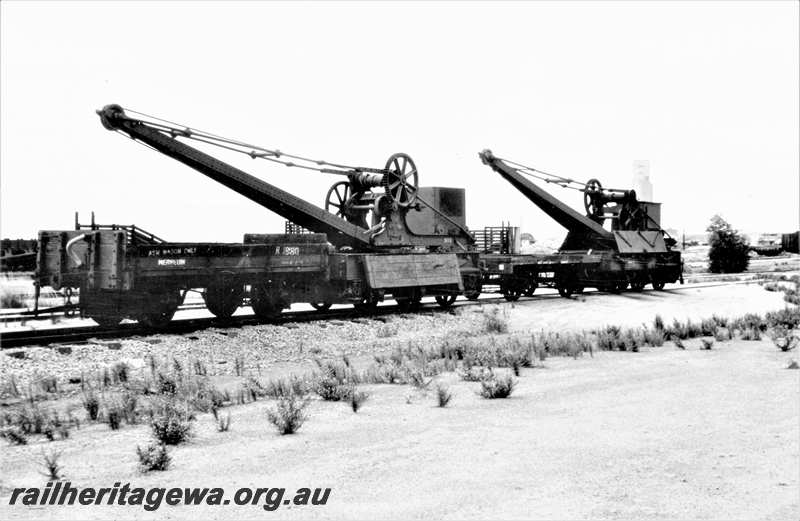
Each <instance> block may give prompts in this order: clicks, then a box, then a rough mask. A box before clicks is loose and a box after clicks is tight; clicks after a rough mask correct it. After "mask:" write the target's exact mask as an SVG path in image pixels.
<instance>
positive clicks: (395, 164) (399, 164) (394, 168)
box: [386, 153, 419, 208]
mask: <svg viewBox="0 0 800 521" xmlns="http://www.w3.org/2000/svg"><path fill="white" fill-rule="evenodd" d="M386 170H388V174H387V177H386V194H387V195H388V196H389V197H390V198H391V199H392V201H393V202H395V203H397V206H400V207H401V208H404V207H407V206H411V205H412V204H414V203H415V202H416V200H417V187H418V186H419V175H418V174H417V166H416V165H415V164H414V161H412V159H411V158H410V157H409V156H408V155H407V154H402V153H401V154H394V155H393V156H392V157H390V158H389V160H388V161H387V162H386Z"/></svg>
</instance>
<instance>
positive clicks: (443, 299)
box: [436, 295, 457, 309]
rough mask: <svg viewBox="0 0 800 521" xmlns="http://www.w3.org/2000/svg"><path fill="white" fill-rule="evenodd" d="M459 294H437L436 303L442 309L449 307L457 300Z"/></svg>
mask: <svg viewBox="0 0 800 521" xmlns="http://www.w3.org/2000/svg"><path fill="white" fill-rule="evenodd" d="M456 298H457V295H436V303H437V304H439V307H440V308H442V309H447V308H449V307H450V306H452V305H453V302H455V301H456Z"/></svg>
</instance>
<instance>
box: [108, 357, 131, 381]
mask: <svg viewBox="0 0 800 521" xmlns="http://www.w3.org/2000/svg"><path fill="white" fill-rule="evenodd" d="M129 373H130V367H129V366H128V364H126V363H125V362H117V363H116V364H114V365H113V366H112V367H111V374H112V378H113V380H114V381H115V382H118V383H123V384H124V383H126V382H127V381H128V376H129Z"/></svg>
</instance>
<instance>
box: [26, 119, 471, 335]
mask: <svg viewBox="0 0 800 521" xmlns="http://www.w3.org/2000/svg"><path fill="white" fill-rule="evenodd" d="M98 114H99V115H100V119H101V122H102V124H103V125H104V126H105V127H106V128H107V129H109V130H115V131H119V132H122V133H124V134H127V135H128V136H129V137H131V138H133V139H134V140H137V141H139V142H142V143H144V144H146V145H148V146H149V147H150V148H152V149H155V150H156V151H158V152H161V153H163V154H165V155H167V156H168V157H171V158H173V159H175V160H177V161H179V162H181V163H184V164H186V165H188V166H190V167H192V168H193V169H195V170H197V171H199V172H201V173H203V174H204V175H206V176H208V177H210V178H211V179H213V180H215V181H217V182H219V183H221V184H222V185H224V186H226V187H227V188H229V189H232V190H234V191H236V192H238V193H240V194H241V195H243V196H245V197H247V198H249V199H251V200H253V201H255V202H257V203H258V204H260V205H262V206H264V207H265V208H267V209H269V210H272V211H274V212H275V213H277V214H279V215H281V216H283V217H285V218H286V219H287V220H288V221H290V222H292V223H294V225H296V226H297V227H302V228H304V229H306V230H308V231H310V232H311V233H289V234H247V235H245V236H244V240H243V242H242V243H234V244H227V243H181V242H168V241H164V240H162V239H160V238H158V237H156V236H154V235H152V234H150V233H147V232H144V231H142V230H141V229H139V228H136V227H134V226H122V225H105V226H100V225H97V224H95V223H94V219H92V224H90V225H80V224H78V223H77V220H76V226H75V230H69V231H58V230H57V231H42V232H40V235H39V253H38V258H37V272H36V276H35V277H36V284H37V287H42V286H52V287H54V288H56V289H61V288H74V289H77V290H78V292H79V293H78V295H79V297H78V298H79V307H80V309H81V311H82V313H83V314H84V315H86V316H89V317H91V318H93V319H94V320H95V321H97V322H98V323H100V324H102V325H111V324H115V323H118V322H119V321H120V320H122V319H123V318H133V319H136V320H138V321H140V322H142V323H143V324H146V325H148V326H152V327H160V326H163V325H165V324H166V323H167V322H169V320H170V319H171V318H172V316H173V315H174V313H175V311H176V310H177V309H178V307H179V305H180V303H181V302H182V300H183V298H184V296H185V294H186V292H187V291H190V290H192V289H198V290H200V291H201V292H202V294H203V298H204V300H205V303H206V306H207V308H208V309H209V310H210V311H211V312H212V313H213V314H214V315H216V316H218V317H222V318H225V317H229V316H230V315H231V314H233V313H234V312H235V310H236V309H237V308H238V307H239V306H241V305H245V304H249V305H250V306H251V307H252V308H253V311H254V312H255V314H256V315H258V316H260V317H263V318H267V319H269V318H274V317H275V316H277V315H278V314H279V313H280V312H281V310H282V309H285V308H287V307H289V306H290V305H291V304H293V303H298V302H307V303H310V304H311V305H312V306H314V307H315V308H317V309H320V310H321V309H327V308H328V307H330V306H331V305H332V304H336V303H345V304H352V305H354V306H355V307H356V308H357V309H359V310H361V311H369V310H370V309H372V308H374V307H375V306H376V305H377V304H378V303H379V302H381V301H383V300H384V299H386V298H393V299H394V300H396V301H397V302H398V304H400V306H401V307H412V306H414V305H416V304H418V303H419V302H420V300H421V299H422V297H424V296H426V295H430V296H434V297H435V298H436V301H437V302H438V303H439V305H440V306H442V307H447V306H449V305H451V304H452V303H453V301H454V300H455V299H456V296H457V295H459V294H461V293H463V292H464V291H475V289H476V288H477V287H479V284H480V272H479V260H478V254H477V253H476V252H475V251H474V248H473V247H472V245H473V239H472V236H471V235H470V234H469V231H468V230H467V229H466V227H465V221H466V216H465V209H464V206H465V205H464V200H465V197H464V190H463V189H459V188H446V187H419V186H418V173H417V169H416V165H415V164H414V162H413V160H411V158H410V157H409V156H407V155H406V154H395V155H393V156H391V157H390V158H389V160H388V161H387V163H386V166H385V167H384V168H361V167H347V166H344V165H340V164H330V163H326V162H323V161H313V160H308V159H304V158H301V157H299V156H289V155H287V154H283V153H281V152H278V151H271V150H267V149H264V148H260V147H254V146H252V145H246V144H244V143H241V142H238V141H233V140H228V139H225V138H221V137H219V136H215V135H212V134H207V133H203V132H200V131H195V130H193V129H189V128H188V127H178V126H174V125H172V124H168V123H165V122H163V121H162V120H157V121H151V120H145V119H137V118H132V117H129V116H128V115H127V114H126V113H125V111H124V110H123V109H122V108H121V107H119V106H117V105H109V106H106V107H104V108H103V109H102V110H101V111H98ZM190 140H196V141H198V142H202V143H206V144H210V145H216V146H219V147H222V148H224V149H228V150H234V151H238V152H242V153H246V154H247V155H249V156H250V157H253V158H264V159H268V160H270V161H273V162H277V163H282V164H285V165H286V166H291V167H303V168H307V169H309V170H314V171H318V172H322V173H326V174H334V175H340V176H343V177H344V178H345V179H346V180H343V181H339V182H337V183H335V184H334V185H333V186H331V187H330V189H329V190H328V193H327V197H326V201H325V208H324V209H323V208H320V207H317V206H315V205H313V204H311V203H309V202H307V201H305V200H302V199H300V198H298V197H296V196H294V195H292V194H290V193H288V192H286V191H284V190H281V189H280V188H278V187H276V186H274V185H272V184H270V183H267V182H266V181H263V180H261V179H259V178H257V177H254V176H252V175H250V174H247V173H245V172H243V171H241V170H239V169H237V168H235V167H233V166H231V165H229V164H227V163H225V162H223V161H220V160H219V159H217V158H215V157H212V156H210V155H208V154H207V153H205V152H203V151H201V150H199V149H197V148H195V147H192V146H189V145H187V144H186V143H185V142H184V141H190ZM286 158H290V159H291V160H288V159H286Z"/></svg>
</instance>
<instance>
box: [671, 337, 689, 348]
mask: <svg viewBox="0 0 800 521" xmlns="http://www.w3.org/2000/svg"><path fill="white" fill-rule="evenodd" d="M672 342H673V343H674V344H675V347H677V348H678V349H686V346H684V345H683V342H682V341H681V339H680V338H675V339H673V340H672Z"/></svg>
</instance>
